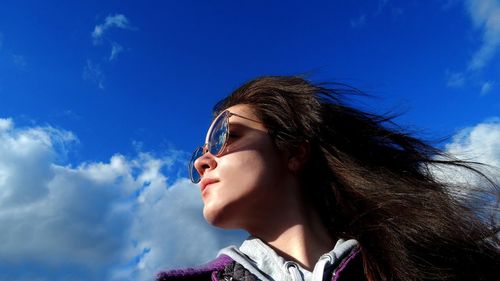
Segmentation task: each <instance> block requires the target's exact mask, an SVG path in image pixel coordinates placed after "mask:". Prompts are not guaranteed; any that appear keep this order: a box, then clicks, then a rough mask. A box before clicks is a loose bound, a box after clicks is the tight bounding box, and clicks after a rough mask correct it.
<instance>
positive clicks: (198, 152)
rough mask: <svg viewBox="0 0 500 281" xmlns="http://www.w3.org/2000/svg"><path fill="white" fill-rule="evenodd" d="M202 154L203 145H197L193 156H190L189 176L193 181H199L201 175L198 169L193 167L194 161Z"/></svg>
mask: <svg viewBox="0 0 500 281" xmlns="http://www.w3.org/2000/svg"><path fill="white" fill-rule="evenodd" d="M202 155H203V147H201V146H200V147H198V148H197V149H196V150H195V151H194V152H193V156H191V161H189V167H188V168H189V178H190V179H191V181H192V182H193V183H198V182H200V179H201V176H200V174H199V173H198V170H196V168H195V167H194V161H196V159H198V158H200V157H201V156H202Z"/></svg>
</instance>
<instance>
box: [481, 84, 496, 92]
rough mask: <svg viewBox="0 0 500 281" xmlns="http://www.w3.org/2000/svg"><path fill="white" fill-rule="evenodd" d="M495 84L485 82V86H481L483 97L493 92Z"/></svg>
mask: <svg viewBox="0 0 500 281" xmlns="http://www.w3.org/2000/svg"><path fill="white" fill-rule="evenodd" d="M494 84H495V83H494V82H491V81H489V82H484V83H483V85H482V86H481V95H486V94H488V93H489V92H491V90H493V85H494Z"/></svg>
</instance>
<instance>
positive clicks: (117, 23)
mask: <svg viewBox="0 0 500 281" xmlns="http://www.w3.org/2000/svg"><path fill="white" fill-rule="evenodd" d="M110 28H121V29H127V28H130V24H129V20H128V19H127V17H125V16H124V15H122V14H116V15H113V16H112V15H109V16H107V17H106V19H105V20H104V23H102V24H98V25H96V26H95V27H94V31H92V38H93V39H94V44H99V43H100V42H101V39H102V37H103V36H104V33H105V32H106V31H107V30H108V29H110Z"/></svg>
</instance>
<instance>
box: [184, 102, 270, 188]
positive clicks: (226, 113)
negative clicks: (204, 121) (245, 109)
mask: <svg viewBox="0 0 500 281" xmlns="http://www.w3.org/2000/svg"><path fill="white" fill-rule="evenodd" d="M233 115H234V116H238V117H240V118H243V119H246V120H250V121H253V122H257V123H262V122H261V121H257V120H254V119H251V118H248V117H245V116H242V115H239V114H236V113H233V112H230V111H229V110H227V109H226V110H224V111H222V112H221V113H219V115H217V117H215V119H214V121H212V124H211V125H210V127H209V128H208V134H207V136H206V138H205V144H204V145H202V146H199V147H197V148H196V149H195V150H194V152H193V154H192V155H191V160H190V161H189V167H188V169H189V178H190V179H191V182H193V183H198V182H200V180H201V175H200V174H199V173H198V171H197V170H196V168H195V166H194V162H195V161H196V160H197V159H198V158H200V157H201V156H203V155H205V154H206V153H207V152H210V153H211V154H212V155H213V156H216V157H219V156H220V155H221V154H222V152H223V151H224V150H225V149H226V146H227V140H228V139H229V134H230V130H229V117H231V116H233ZM220 118H224V119H223V121H222V122H224V123H225V124H224V126H223V127H225V128H226V129H225V131H224V132H223V133H224V143H223V144H222V146H221V147H220V149H219V150H218V151H217V152H216V153H212V151H210V145H211V143H210V138H211V137H212V134H213V133H214V131H213V130H214V128H215V124H217V122H219V120H220ZM200 150H201V154H200ZM194 173H196V174H198V177H197V178H195V176H194Z"/></svg>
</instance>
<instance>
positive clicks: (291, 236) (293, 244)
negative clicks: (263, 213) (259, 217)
mask: <svg viewBox="0 0 500 281" xmlns="http://www.w3.org/2000/svg"><path fill="white" fill-rule="evenodd" d="M306 210H307V211H306ZM267 221H268V222H269V224H267V226H265V227H263V228H260V229H258V230H255V231H250V233H251V234H252V235H254V236H256V237H259V238H260V239H261V240H263V241H264V242H266V243H267V244H268V245H269V246H270V247H271V248H273V250H275V251H276V253H277V254H278V255H280V256H282V257H283V258H284V259H286V260H291V261H295V262H297V263H298V264H300V265H301V266H302V267H303V268H305V269H307V270H310V271H312V269H313V268H314V265H315V264H316V262H317V261H318V259H319V257H320V256H321V255H323V254H324V253H326V252H329V251H330V250H332V249H333V246H334V244H335V241H333V238H332V237H330V235H329V233H328V230H327V229H326V227H325V226H324V225H323V223H322V222H321V220H320V218H319V215H317V213H316V212H315V211H313V210H312V208H301V209H297V210H290V209H288V210H287V211H286V214H284V213H281V214H280V216H279V218H276V219H272V218H270V219H269V220H267Z"/></svg>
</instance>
